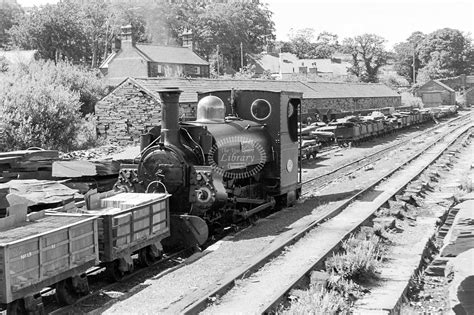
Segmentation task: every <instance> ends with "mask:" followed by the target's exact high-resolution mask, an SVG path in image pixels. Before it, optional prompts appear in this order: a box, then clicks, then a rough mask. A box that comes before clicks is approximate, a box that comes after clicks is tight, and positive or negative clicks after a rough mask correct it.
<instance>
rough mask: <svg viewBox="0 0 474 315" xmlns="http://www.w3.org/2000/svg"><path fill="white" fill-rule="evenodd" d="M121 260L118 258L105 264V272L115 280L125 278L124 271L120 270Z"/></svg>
mask: <svg viewBox="0 0 474 315" xmlns="http://www.w3.org/2000/svg"><path fill="white" fill-rule="evenodd" d="M119 266H120V261H119V260H118V259H116V260H114V261H111V262H108V263H107V264H106V266H105V272H106V273H107V277H108V278H109V279H110V280H111V281H114V282H117V281H120V280H122V279H123V276H124V274H125V273H124V272H123V271H122V270H120V268H119Z"/></svg>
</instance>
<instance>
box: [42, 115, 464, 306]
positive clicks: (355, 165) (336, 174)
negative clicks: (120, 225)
mask: <svg viewBox="0 0 474 315" xmlns="http://www.w3.org/2000/svg"><path fill="white" fill-rule="evenodd" d="M467 116H469V115H467ZM465 117H466V116H460V117H457V118H455V119H451V120H449V121H447V122H443V123H441V124H439V125H436V126H434V127H431V128H429V129H428V130H426V131H423V132H422V133H421V134H420V135H418V136H417V137H419V136H422V135H425V134H428V133H430V132H433V131H434V130H436V129H439V128H441V127H444V126H446V125H448V124H452V123H454V122H456V121H458V120H462V119H463V118H465ZM411 140H412V139H409V140H402V141H399V142H397V143H395V144H393V145H390V146H389V147H385V148H383V149H381V150H379V151H377V152H375V153H372V154H370V155H368V156H365V157H363V158H360V159H357V160H356V161H352V162H349V163H347V164H344V165H343V166H341V167H338V168H337V169H335V170H332V171H330V172H329V173H328V174H324V175H321V176H318V177H316V178H314V179H311V180H308V181H305V182H304V183H303V185H304V186H305V188H306V187H307V186H308V185H310V186H311V188H310V189H311V190H314V189H315V188H314V187H318V188H319V189H320V188H322V187H324V186H326V185H327V184H329V183H330V182H332V181H334V180H335V179H337V178H340V177H342V176H345V175H347V174H348V173H351V172H354V171H356V170H357V169H360V168H361V167H363V166H364V165H366V164H369V163H373V162H374V160H377V159H380V155H383V154H384V153H386V152H387V151H389V150H393V149H395V148H396V147H399V146H401V145H403V144H406V143H408V142H409V141H411ZM313 182H317V185H314V184H313ZM308 191H310V190H309V189H305V190H304V191H303V195H304V194H306V193H307V192H308ZM295 241H296V240H295ZM180 255H183V251H181V252H179V253H176V254H172V255H171V256H169V257H166V258H165V259H164V260H160V261H158V262H156V263H154V264H153V265H151V266H149V267H146V268H140V269H136V270H135V271H133V272H132V273H129V274H127V275H126V276H125V277H124V278H123V279H122V280H121V281H120V283H126V282H127V281H130V280H132V279H134V278H139V277H143V275H144V274H146V273H148V272H150V269H153V270H160V269H165V270H164V271H163V272H162V273H160V274H159V275H158V276H156V277H155V278H159V277H161V276H164V275H166V274H168V273H170V272H172V271H174V270H175V269H177V268H180V267H182V266H183V265H184V264H183V262H184V263H186V260H180V261H174V262H173V260H174V259H175V258H176V257H180ZM188 256H189V255H188ZM160 266H164V267H160ZM98 269H99V268H96V269H93V270H91V271H90V273H91V274H94V273H97V272H100V271H99V270H98ZM116 285H117V283H110V284H105V282H104V281H103V280H102V279H100V277H99V281H98V282H95V281H93V282H92V284H91V293H90V294H89V295H87V296H84V297H82V298H80V299H78V301H77V302H76V303H75V304H74V305H70V306H65V307H59V308H58V305H57V304H55V303H54V302H53V301H51V299H52V297H51V298H50V300H49V301H48V299H45V300H46V301H45V302H46V303H47V304H48V305H47V306H46V307H45V308H46V311H47V312H48V313H50V314H74V313H76V310H75V305H77V304H80V303H81V302H84V301H86V300H88V299H90V298H93V296H94V295H98V294H101V293H102V292H104V291H109V290H113V288H114V286H116ZM49 291H51V290H49ZM46 292H47V291H43V293H46ZM49 304H52V305H49ZM191 313H192V312H191Z"/></svg>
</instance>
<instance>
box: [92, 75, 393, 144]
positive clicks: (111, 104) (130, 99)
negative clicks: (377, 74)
mask: <svg viewBox="0 0 474 315" xmlns="http://www.w3.org/2000/svg"><path fill="white" fill-rule="evenodd" d="M165 87H178V88H179V89H181V90H182V91H183V93H182V94H181V97H180V113H181V117H182V119H183V120H192V119H194V118H195V113H196V104H197V101H198V99H197V92H198V91H209V90H218V89H232V88H234V89H236V90H239V89H248V90H268V91H296V92H302V93H303V100H302V118H303V119H305V118H306V117H307V116H314V115H315V114H319V115H320V117H321V118H323V119H325V120H330V119H333V118H336V117H337V116H338V115H339V114H342V113H358V112H368V111H372V110H380V109H381V108H386V107H399V106H401V97H400V95H398V93H396V92H394V91H393V90H391V89H390V88H389V87H387V86H385V85H383V84H364V83H335V82H313V83H312V82H299V81H276V80H212V79H180V78H127V79H126V80H124V81H123V82H122V83H120V84H119V85H118V86H117V87H116V88H115V89H114V90H113V91H112V92H111V93H110V94H109V95H107V96H106V97H104V98H103V99H102V100H101V101H99V102H98V103H97V105H96V109H95V112H96V117H97V131H98V134H99V136H102V137H106V138H108V139H110V140H111V141H114V142H119V143H129V142H138V141H139V138H140V134H142V133H144V132H146V131H148V130H149V129H150V128H151V127H153V126H155V125H157V124H159V123H160V120H161V105H160V104H161V100H160V97H159V95H158V93H157V92H156V91H158V90H160V89H163V88H165Z"/></svg>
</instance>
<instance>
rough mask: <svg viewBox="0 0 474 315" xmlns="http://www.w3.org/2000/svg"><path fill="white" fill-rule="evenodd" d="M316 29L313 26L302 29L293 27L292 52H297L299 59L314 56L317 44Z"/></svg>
mask: <svg viewBox="0 0 474 315" xmlns="http://www.w3.org/2000/svg"><path fill="white" fill-rule="evenodd" d="M314 33H315V30H314V29H312V28H304V29H300V30H296V31H295V30H293V29H291V31H290V35H289V36H288V37H289V38H290V44H291V47H292V51H291V52H292V53H293V54H295V55H296V56H297V57H298V58H299V59H310V58H313V57H314V50H315V48H316V47H315V44H314V43H313V40H314Z"/></svg>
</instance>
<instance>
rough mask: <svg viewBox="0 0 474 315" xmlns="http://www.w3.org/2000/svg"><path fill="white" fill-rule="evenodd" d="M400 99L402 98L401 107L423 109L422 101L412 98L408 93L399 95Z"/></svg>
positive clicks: (419, 98)
mask: <svg viewBox="0 0 474 315" xmlns="http://www.w3.org/2000/svg"><path fill="white" fill-rule="evenodd" d="M401 97H402V106H412V107H418V108H423V101H422V100H421V97H416V96H413V94H411V93H409V92H403V93H401Z"/></svg>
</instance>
